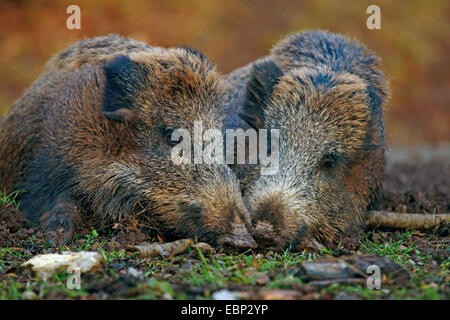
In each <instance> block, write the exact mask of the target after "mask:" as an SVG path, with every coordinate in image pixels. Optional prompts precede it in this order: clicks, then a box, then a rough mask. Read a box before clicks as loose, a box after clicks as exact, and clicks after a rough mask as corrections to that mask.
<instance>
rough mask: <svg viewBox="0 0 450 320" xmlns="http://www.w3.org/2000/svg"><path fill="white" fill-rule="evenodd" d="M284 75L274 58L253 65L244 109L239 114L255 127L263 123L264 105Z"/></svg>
mask: <svg viewBox="0 0 450 320" xmlns="http://www.w3.org/2000/svg"><path fill="white" fill-rule="evenodd" d="M282 75H283V72H282V71H281V69H280V68H279V67H278V66H277V65H276V64H275V62H273V61H272V60H263V61H261V62H257V63H256V64H255V65H254V66H253V70H252V73H251V75H250V80H249V81H248V83H247V91H246V96H245V101H244V105H243V110H242V112H241V113H240V114H239V115H240V116H241V118H242V119H243V120H244V121H246V122H247V123H248V124H249V125H250V126H252V127H253V128H259V127H260V126H261V125H262V123H263V119H264V106H265V104H266V103H267V101H268V99H269V98H270V96H271V95H272V92H273V89H274V87H275V85H276V84H277V83H278V81H279V79H280V77H281V76H282Z"/></svg>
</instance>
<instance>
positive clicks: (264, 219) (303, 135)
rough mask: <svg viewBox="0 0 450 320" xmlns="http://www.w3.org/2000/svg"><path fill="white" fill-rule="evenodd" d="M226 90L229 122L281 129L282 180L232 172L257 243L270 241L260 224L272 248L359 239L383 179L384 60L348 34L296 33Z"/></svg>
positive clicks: (237, 74) (252, 169)
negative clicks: (304, 241) (269, 229)
mask: <svg viewBox="0 0 450 320" xmlns="http://www.w3.org/2000/svg"><path fill="white" fill-rule="evenodd" d="M264 69H265V70H264ZM227 82H228V92H227V96H228V97H227V102H228V106H227V108H228V109H227V110H228V111H229V113H230V115H229V118H233V117H234V114H242V119H243V120H245V121H247V122H249V123H250V125H251V126H254V127H257V128H265V129H271V128H273V129H279V130H280V158H279V161H280V164H279V172H278V174H276V175H272V176H259V172H260V170H259V167H258V166H250V165H247V166H234V170H235V171H236V172H237V173H238V177H239V178H240V179H241V182H242V183H243V192H244V194H245V200H246V204H247V206H248V208H249V209H250V211H251V212H252V221H253V227H254V230H255V234H254V236H255V238H258V239H257V240H259V241H260V242H261V243H270V242H268V241H267V240H268V239H264V237H266V238H267V237H268V236H270V235H268V234H264V235H261V234H258V228H259V226H263V225H264V226H265V228H266V227H267V226H268V225H270V226H272V227H273V233H272V234H271V235H272V236H273V238H274V239H275V238H276V241H275V242H272V243H270V244H271V245H274V246H276V247H278V248H280V247H281V248H282V247H286V246H294V247H295V246H296V245H297V244H299V243H300V242H301V241H302V239H305V238H307V239H315V240H318V241H319V242H322V243H323V244H325V245H327V246H333V245H336V244H337V243H339V241H341V240H342V239H344V238H346V237H353V236H355V235H357V234H358V233H359V231H360V230H361V229H362V227H363V226H364V223H365V218H366V214H367V209H368V208H369V207H370V208H373V207H375V206H376V202H377V200H378V199H379V197H378V194H379V190H380V188H381V179H382V176H383V171H384V150H385V145H384V121H383V111H382V107H383V105H384V104H385V102H386V100H387V99H388V97H389V90H388V82H387V80H386V78H385V77H384V74H383V72H382V71H381V69H380V59H379V58H378V57H377V56H376V55H374V54H373V53H371V52H369V51H368V50H367V49H366V48H365V47H363V46H362V45H360V44H359V43H357V42H356V41H351V40H349V39H347V38H346V37H344V36H341V35H338V34H333V33H329V32H325V31H309V32H302V33H299V34H295V35H292V36H289V37H287V38H285V39H284V40H282V41H281V42H279V43H278V44H277V45H275V46H274V48H273V49H272V51H271V54H270V55H269V56H267V57H265V58H263V59H260V60H258V61H256V62H254V63H252V64H251V65H249V66H246V67H244V68H241V69H239V70H237V71H234V72H233V73H231V74H230V75H229V76H228V78H227ZM249 119H250V121H249ZM236 123H238V122H237V121H234V122H230V121H228V122H227V121H225V125H226V126H230V125H233V124H234V125H235V124H236ZM266 229H267V228H266Z"/></svg>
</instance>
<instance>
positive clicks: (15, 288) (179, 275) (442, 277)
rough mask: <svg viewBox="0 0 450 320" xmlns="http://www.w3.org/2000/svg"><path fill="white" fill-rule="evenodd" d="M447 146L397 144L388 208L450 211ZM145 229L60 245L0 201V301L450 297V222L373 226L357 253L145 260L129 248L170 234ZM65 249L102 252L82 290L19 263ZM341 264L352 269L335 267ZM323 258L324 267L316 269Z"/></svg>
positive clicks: (92, 233)
mask: <svg viewBox="0 0 450 320" xmlns="http://www.w3.org/2000/svg"><path fill="white" fill-rule="evenodd" d="M449 150H450V148H449V147H448V146H444V147H440V148H434V149H433V148H420V149H405V148H393V149H391V150H390V151H389V152H388V158H387V159H388V161H387V169H386V177H385V181H384V191H383V202H382V205H381V208H380V209H382V210H386V211H396V212H402V213H405V214H407V213H423V214H433V213H449V212H450V197H449V195H450V190H449V188H450V186H449V180H450V151H449ZM140 230H141V228H140V226H139V224H138V223H137V222H135V221H128V222H126V223H124V224H120V225H116V226H114V228H113V229H112V230H109V231H105V232H103V231H101V230H100V231H97V230H90V229H88V228H87V229H86V230H85V231H84V232H81V233H80V234H79V235H77V239H76V240H75V241H74V243H73V244H71V245H70V246H68V247H55V246H54V245H53V244H51V243H48V242H46V241H45V240H44V238H43V235H42V234H40V233H39V232H38V231H37V230H36V229H35V228H34V227H32V226H30V225H29V223H28V222H27V221H26V220H25V219H23V218H22V216H21V215H20V213H19V211H18V210H17V209H16V208H15V207H14V205H13V204H0V299H130V298H132V299H186V298H188V299H204V298H207V299H211V298H237V299H449V298H450V286H449V284H450V273H449V269H450V237H449V233H448V225H441V226H440V227H438V228H434V229H433V230H427V231H423V230H422V231H406V230H367V231H366V232H365V233H364V235H363V236H362V238H361V239H360V240H359V248H358V249H355V250H349V249H346V248H336V249H335V250H326V249H325V250H321V251H318V252H313V251H304V252H300V253H294V252H289V251H285V252H272V251H268V252H246V253H242V254H232V255H230V254H227V253H224V252H217V251H214V252H213V253H211V254H206V253H205V254H200V253H199V252H198V251H196V250H193V249H188V250H187V251H185V252H184V253H181V254H178V255H175V256H172V257H157V258H140V257H138V255H137V254H136V252H134V250H131V248H132V247H133V245H134V244H138V243H140V242H143V241H147V242H152V241H160V242H161V241H163V239H161V238H158V237H157V236H156V237H154V235H148V236H146V235H143V234H142V232H140ZM67 250H71V251H81V250H86V251H97V252H100V253H101V254H102V256H103V260H104V263H103V264H102V266H101V268H100V269H99V270H98V271H97V272H95V273H87V274H83V275H82V278H81V280H82V281H81V289H79V290H76V289H72V290H71V289H68V288H67V286H66V282H67V279H68V277H69V275H68V274H67V273H66V272H60V273H57V274H55V275H54V276H53V278H51V279H50V280H48V281H47V282H43V281H42V279H39V278H38V277H37V276H36V275H35V274H34V273H32V272H29V271H27V270H24V269H23V268H21V267H20V264H21V263H23V262H25V261H26V260H28V259H29V258H31V257H33V256H35V255H37V254H42V253H54V252H61V251H67ZM369 262H370V264H378V265H380V266H381V271H382V286H381V289H380V290H371V289H369V288H367V279H366V278H367V276H368V275H367V273H366V271H367V270H365V269H366V267H367V264H368V263H369ZM305 263H312V270H313V271H312V272H313V274H311V272H309V271H308V272H309V273H308V272H307V271H305V270H307V268H306V265H305ZM333 263H344V264H345V265H346V266H348V268H347V267H345V268H344V269H345V270H338V272H337V273H336V268H334V267H333V266H335V265H333ZM319 264H321V265H319ZM324 265H325V269H324V270H325V273H324V272H322V271H321V272H322V273H320V272H319V273H318V274H317V273H315V272H316V271H315V270H323V268H322V269H320V268H321V266H322V267H323V266H324ZM316 267H317V268H318V269H315V268H316ZM305 268H306V269H305ZM327 268H329V269H327ZM333 268H334V269H333ZM327 270H329V271H327ZM333 272H334V273H333ZM330 274H331V275H330Z"/></svg>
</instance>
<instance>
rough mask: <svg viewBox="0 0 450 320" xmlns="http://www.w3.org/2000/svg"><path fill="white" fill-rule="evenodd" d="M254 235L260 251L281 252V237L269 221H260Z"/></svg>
mask: <svg viewBox="0 0 450 320" xmlns="http://www.w3.org/2000/svg"><path fill="white" fill-rule="evenodd" d="M252 234H253V237H254V238H255V240H256V242H257V243H258V248H260V249H263V248H264V249H272V250H280V249H282V247H283V243H282V241H281V239H280V237H279V236H278V235H277V234H276V233H275V231H274V228H273V225H272V223H270V222H269V221H266V220H263V221H258V222H257V223H256V225H255V227H254V229H253V232H252Z"/></svg>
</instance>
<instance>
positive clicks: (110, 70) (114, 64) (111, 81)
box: [101, 55, 145, 121]
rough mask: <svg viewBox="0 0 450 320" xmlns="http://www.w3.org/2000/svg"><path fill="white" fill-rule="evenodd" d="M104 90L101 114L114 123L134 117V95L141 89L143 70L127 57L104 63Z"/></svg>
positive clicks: (143, 79)
mask: <svg viewBox="0 0 450 320" xmlns="http://www.w3.org/2000/svg"><path fill="white" fill-rule="evenodd" d="M104 72H105V81H106V82H105V90H104V93H103V103H102V110H101V113H102V114H103V115H104V116H106V117H108V118H110V119H112V120H116V121H124V120H131V119H133V118H134V116H135V111H136V110H135V97H136V93H137V92H139V90H140V89H141V88H142V87H143V84H144V81H145V77H144V75H145V74H144V68H143V66H141V65H140V64H139V63H138V62H135V61H133V60H131V59H130V58H129V57H128V56H124V55H122V56H118V57H115V58H114V59H113V60H111V61H109V62H107V63H106V65H105V67H104Z"/></svg>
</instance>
